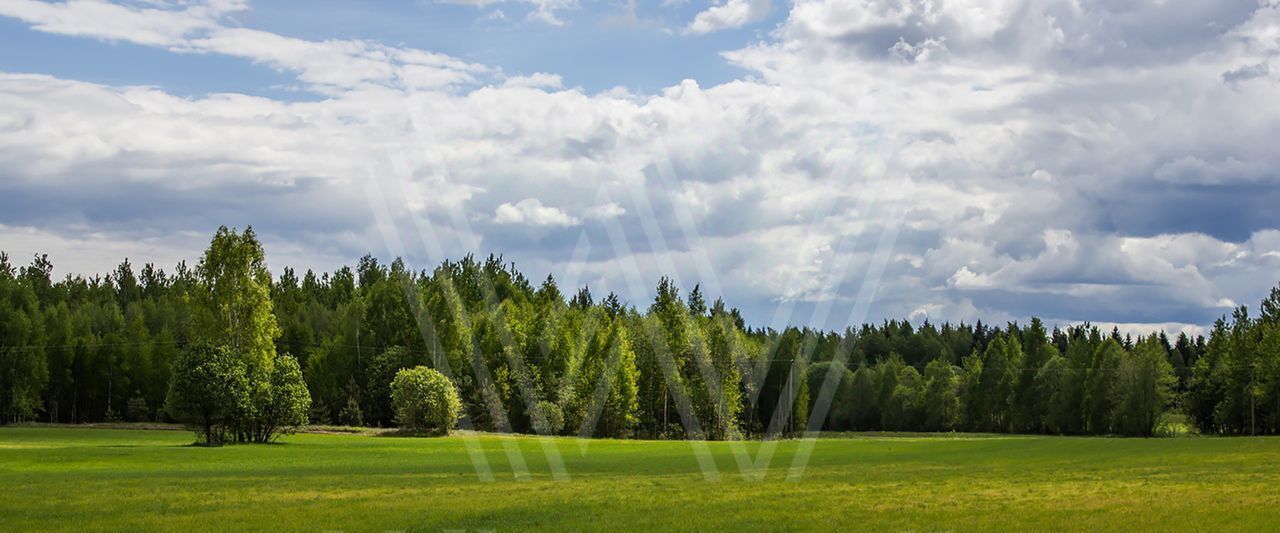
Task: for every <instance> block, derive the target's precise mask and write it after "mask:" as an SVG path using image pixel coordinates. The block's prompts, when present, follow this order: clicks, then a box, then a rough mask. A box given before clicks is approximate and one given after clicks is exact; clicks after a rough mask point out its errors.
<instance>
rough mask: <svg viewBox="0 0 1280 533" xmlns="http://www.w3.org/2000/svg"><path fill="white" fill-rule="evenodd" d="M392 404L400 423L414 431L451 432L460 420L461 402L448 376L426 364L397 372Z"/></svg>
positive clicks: (392, 391) (393, 382) (392, 389)
mask: <svg viewBox="0 0 1280 533" xmlns="http://www.w3.org/2000/svg"><path fill="white" fill-rule="evenodd" d="M391 404H392V405H393V406H394V409H395V413H396V421H397V422H398V423H399V424H400V426H401V427H403V428H406V429H410V430H414V431H434V432H440V433H444V432H448V431H449V430H450V429H452V428H453V427H454V426H455V425H456V424H457V423H458V414H459V412H460V411H461V410H462V402H461V400H459V399H458V391H457V389H455V388H454V386H453V383H452V382H450V381H449V378H446V377H444V374H441V373H439V372H437V371H435V370H432V369H430V368H427V367H425V366H417V367H413V368H406V369H403V370H400V371H399V372H396V377H395V379H394V380H393V381H392V382H391Z"/></svg>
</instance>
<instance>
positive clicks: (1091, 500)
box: [0, 427, 1280, 531]
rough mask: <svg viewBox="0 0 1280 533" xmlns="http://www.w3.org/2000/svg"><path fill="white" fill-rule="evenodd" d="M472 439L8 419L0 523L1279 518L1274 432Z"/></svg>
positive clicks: (654, 525)
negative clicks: (553, 456)
mask: <svg viewBox="0 0 1280 533" xmlns="http://www.w3.org/2000/svg"><path fill="white" fill-rule="evenodd" d="M468 438H469V439H471V442H472V443H473V444H474V445H476V446H478V447H479V449H481V450H483V454H484V456H485V458H486V461H487V462H488V464H489V466H490V468H491V469H492V471H493V480H492V481H483V480H481V479H480V478H479V477H478V476H477V473H476V469H475V468H474V467H473V466H472V461H471V460H470V459H469V457H470V456H469V455H468V451H467V446H466V441H464V439H463V438H462V437H457V436H453V437H447V438H404V437H392V436H371V435H353V434H345V435H344V434H299V435H293V436H288V437H285V438H284V439H282V440H281V442H280V443H278V444H274V445H241V446H226V447H221V448H203V447H192V446H188V444H189V443H190V442H191V441H192V440H193V438H192V434H191V433H188V432H182V431H164V430H135V429H128V430H123V429H89V428H63V427H4V428H0V495H2V496H0V530H6V531H33V530H34V531H39V530H79V531H86V530H88V531H104V530H112V531H117V530H139V529H148V530H150V529H160V530H180V531H206V530H223V531H226V530H246V529H250V530H265V529H272V530H278V531H285V530H316V531H339V530H342V531H385V530H407V531H417V530H422V531H432V530H441V529H465V530H477V529H479V530H526V529H548V530H549V529H555V530H583V529H613V530H644V529H681V530H694V529H697V530H711V529H726V528H735V529H736V528H745V529H751V530H788V529H817V530H830V529H832V528H835V529H841V530H847V529H876V530H886V529H887V530H907V529H916V530H920V529H923V530H937V529H954V530H970V529H990V528H1000V529H1018V530H1060V529H1073V530H1097V529H1134V528H1142V529H1209V528H1213V529H1220V528H1231V529H1254V530H1262V529H1271V530H1274V529H1275V528H1277V527H1280V439H1277V438H1193V437H1184V438H1164V439H1119V438H1076V437H1023V436H994V435H963V434H957V435H942V436H917V435H894V436H885V435H841V436H835V437H833V438H824V439H821V440H818V441H817V442H816V444H815V445H814V448H813V451H812V456H811V458H810V461H809V462H808V467H807V469H806V471H805V473H804V475H803V477H802V479H800V480H799V481H798V482H790V481H787V480H786V479H785V478H786V473H787V469H788V467H789V466H790V465H791V460H792V458H793V456H794V454H795V453H796V452H797V449H798V448H799V447H800V446H801V443H800V442H797V441H783V442H780V443H777V448H776V453H775V454H774V456H773V460H772V461H771V463H770V465H769V467H768V470H767V471H765V472H764V477H763V479H762V480H758V481H753V480H744V479H743V476H742V475H741V474H740V473H739V469H738V467H737V462H736V461H735V459H734V455H733V452H732V450H731V445H730V444H729V443H724V442H713V443H707V444H706V446H707V450H709V453H710V456H711V458H712V459H713V460H714V462H715V464H716V465H717V467H718V469H719V472H720V479H719V480H718V481H708V480H707V478H706V476H704V471H703V469H701V468H700V467H699V463H698V460H697V456H696V455H695V454H694V453H693V450H694V448H695V446H694V445H693V444H692V443H689V442H679V441H675V442H672V441H667V442H652V441H616V440H592V441H585V442H584V441H579V440H576V439H569V438H557V439H554V441H555V443H556V444H557V447H558V449H559V451H560V456H561V458H562V460H563V462H564V464H565V471H567V473H568V476H569V477H568V479H567V480H563V479H562V480H559V481H558V480H556V479H555V478H554V477H553V476H552V474H551V470H550V469H549V468H548V460H547V455H546V454H545V453H544V443H545V441H543V440H542V439H538V438H533V437H504V436H495V435H476V436H472V437H468ZM742 445H743V446H746V447H747V449H748V450H749V452H751V453H753V454H754V452H755V451H757V450H758V449H759V447H760V446H762V444H761V443H759V442H750V443H743V444H742ZM515 446H518V447H519V449H520V450H521V451H522V452H523V454H522V455H523V458H524V461H526V463H527V464H526V466H527V471H528V477H527V478H526V479H517V477H516V476H515V475H514V474H513V472H516V471H518V470H521V469H513V468H512V463H511V461H509V460H508V457H509V455H508V453H507V452H508V449H509V448H508V447H515Z"/></svg>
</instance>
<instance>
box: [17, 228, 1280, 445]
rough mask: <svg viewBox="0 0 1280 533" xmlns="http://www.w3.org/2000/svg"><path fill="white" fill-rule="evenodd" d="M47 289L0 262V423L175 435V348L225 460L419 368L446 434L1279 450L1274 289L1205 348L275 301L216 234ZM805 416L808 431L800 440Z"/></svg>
mask: <svg viewBox="0 0 1280 533" xmlns="http://www.w3.org/2000/svg"><path fill="white" fill-rule="evenodd" d="M51 272H52V265H51V264H50V263H49V262H48V259H47V258H45V257H44V256H37V257H36V258H35V259H34V260H33V261H32V263H31V264H30V265H29V266H26V267H22V268H14V267H13V266H11V265H10V264H9V262H8V258H7V256H4V255H3V254H0V415H2V416H3V419H2V420H3V421H4V422H15V421H22V420H31V419H36V418H38V419H41V420H48V421H54V422H95V421H102V420H105V419H107V418H108V417H110V416H118V415H120V414H123V415H124V417H125V418H127V419H138V418H151V417H158V418H161V419H165V418H166V417H174V418H176V417H179V416H181V417H184V419H189V416H190V415H189V413H187V412H185V411H170V410H169V409H164V410H156V409H155V408H156V407H157V406H161V405H165V404H166V400H167V398H168V396H169V392H170V391H171V390H172V389H173V384H174V383H176V382H178V381H179V380H178V377H177V372H178V365H179V363H180V362H182V364H187V365H188V366H189V367H190V366H191V364H192V363H191V362H190V361H185V362H184V361H183V360H184V357H187V356H189V355H190V354H188V353H187V351H188V350H189V349H191V348H192V347H196V348H199V349H200V350H204V351H205V352H208V350H209V349H210V347H218V346H221V347H224V349H225V350H226V353H227V354H230V356H232V357H234V358H236V359H238V360H239V361H240V362H241V364H242V365H243V372H244V381H245V388H244V389H243V391H241V392H243V401H242V402H241V404H240V406H239V407H237V408H236V410H234V412H231V413H227V414H226V416H228V417H229V418H228V419H226V420H223V419H221V418H219V419H218V420H217V423H216V424H215V425H217V426H218V431H219V432H220V433H219V434H218V435H216V437H217V438H218V439H221V440H228V441H233V442H264V441H270V440H273V439H274V438H275V436H276V435H277V434H278V431H279V430H285V431H287V428H289V427H290V426H292V425H294V424H296V423H299V420H301V418H302V417H301V415H299V410H298V408H297V407H298V406H304V407H302V410H301V412H302V413H304V414H308V415H309V417H310V418H311V419H314V420H317V421H324V422H328V421H335V422H340V423H345V424H353V425H363V424H370V425H378V426H384V425H390V424H392V423H394V421H395V416H396V413H395V411H394V409H393V405H392V402H391V396H392V395H391V390H390V388H389V386H390V383H391V382H392V381H393V379H394V377H395V375H396V373H397V372H399V371H400V370H402V369H405V368H412V367H414V366H417V365H426V366H429V367H430V368H432V369H434V370H436V371H438V372H440V374H442V375H443V376H445V377H446V378H448V379H449V380H450V381H451V382H452V383H453V385H454V387H455V388H456V389H457V393H458V396H459V401H460V412H459V415H458V416H459V420H460V423H462V424H463V425H464V426H465V427H470V428H476V429H480V430H490V431H500V432H514V433H541V432H543V431H544V430H545V429H546V427H543V428H539V426H541V425H544V424H546V425H547V426H549V427H554V428H555V430H554V431H552V432H553V433H569V434H585V435H597V436H611V437H645V438H702V439H712V440H718V439H736V438H740V437H742V436H771V437H777V436H784V435H795V434H798V433H799V432H801V431H804V430H809V429H826V430H858V431H868V430H912V431H915V430H927V431H984V432H1018V433H1050V434H1072V435H1075V434H1115V433H1118V434H1125V435H1149V434H1151V433H1153V432H1154V431H1155V430H1154V429H1152V428H1153V427H1158V425H1159V423H1160V420H1161V419H1162V418H1163V415H1164V414H1166V413H1167V412H1169V411H1170V410H1175V409H1176V410H1181V411H1183V412H1185V413H1186V414H1187V417H1188V420H1189V421H1190V423H1191V424H1192V425H1193V426H1195V427H1196V428H1197V429H1198V430H1199V431H1200V432H1201V433H1206V434H1249V433H1255V432H1256V433H1260V434H1274V433H1280V326H1278V325H1277V323H1280V288H1277V290H1275V291H1272V293H1271V295H1270V296H1269V297H1268V298H1267V299H1266V300H1265V301H1264V302H1263V304H1262V305H1261V306H1260V312H1259V313H1258V315H1257V316H1250V315H1249V313H1248V312H1247V311H1246V310H1245V309H1243V308H1241V309H1239V310H1237V311H1236V312H1235V313H1233V314H1232V316H1231V317H1224V318H1223V319H1222V320H1220V321H1218V323H1217V324H1216V325H1215V327H1214V328H1213V330H1212V333H1211V334H1210V335H1209V336H1208V337H1207V338H1204V337H1192V336H1188V335H1185V334H1180V335H1178V336H1176V337H1175V338H1172V339H1171V338H1169V337H1168V336H1166V335H1164V334H1163V333H1156V334H1153V335H1147V336H1139V337H1137V338H1134V337H1128V336H1123V335H1121V334H1120V332H1119V331H1118V330H1114V329H1113V330H1112V331H1110V332H1103V331H1100V330H1099V329H1098V328H1096V327H1093V326H1091V325H1089V324H1081V325H1075V326H1070V327H1065V328H1053V329H1052V330H1050V329H1049V327H1048V326H1047V325H1046V324H1044V323H1042V322H1041V321H1040V320H1038V319H1032V320H1031V322H1030V323H1029V324H1018V323H1009V324H1006V325H1004V326H1001V327H993V326H990V325H987V324H983V323H982V322H977V323H974V324H963V323H962V324H953V323H943V324H932V323H929V322H927V321H925V322H922V323H919V324H912V323H910V322H908V321H903V320H886V321H884V322H882V323H880V324H865V325H861V326H858V327H850V328H848V329H845V330H844V331H817V330H813V329H810V328H795V327H787V328H783V329H781V330H774V329H760V328H750V327H748V326H747V324H746V323H745V321H744V320H743V318H742V316H741V314H740V313H739V312H738V311H737V310H736V309H733V308H729V307H727V306H726V305H725V303H724V301H723V300H721V299H719V298H716V299H714V301H713V302H712V303H710V304H709V305H708V300H710V299H711V297H712V296H715V295H708V294H705V293H704V291H703V289H702V288H701V287H699V286H695V287H694V290H691V291H689V292H688V293H687V294H685V295H682V294H681V290H680V288H679V287H677V284H676V282H675V281H673V280H672V279H669V278H662V279H660V280H659V282H658V286H657V288H656V291H655V297H654V299H653V301H652V302H650V303H649V305H648V306H647V307H646V308H644V309H643V310H638V309H636V308H634V307H631V306H629V305H627V304H625V303H624V302H623V301H622V300H621V299H620V298H619V297H618V296H617V295H615V294H605V295H603V297H600V295H593V294H592V293H591V291H590V290H589V289H588V288H586V287H582V288H575V289H574V290H562V289H561V288H560V287H559V286H557V284H556V281H555V280H554V279H553V278H552V277H551V276H547V277H546V278H545V280H544V281H543V282H542V283H540V284H538V285H535V284H533V283H530V282H529V280H527V279H526V278H525V277H524V275H523V274H522V273H521V272H520V271H519V270H517V269H516V268H515V267H514V265H512V264H510V263H507V262H504V261H503V260H502V258H501V257H500V256H489V257H487V258H484V259H479V258H476V257H473V256H466V257H464V258H463V259H461V260H459V261H445V262H444V263H442V264H440V265H438V266H436V267H435V268H434V269H431V270H420V271H415V270H413V269H411V268H409V267H408V266H407V265H406V264H405V263H404V261H401V260H398V259H397V260H394V261H392V262H391V263H390V264H384V263H381V262H380V261H379V260H377V259H375V258H373V257H371V256H365V257H363V258H361V259H360V260H359V261H358V263H357V264H356V265H355V266H354V268H353V267H342V268H339V269H338V270H336V271H333V272H328V273H316V272H313V271H306V272H304V273H301V274H299V273H297V272H295V271H293V270H292V269H289V268H285V269H283V271H282V272H281V275H280V277H279V278H278V279H272V277H271V274H270V273H269V272H268V271H267V269H266V264H265V253H264V250H263V249H262V245H261V244H260V243H259V242H258V240H257V237H256V235H255V234H254V233H253V230H252V228H249V229H245V230H244V231H236V230H232V229H227V228H220V229H219V230H218V231H217V233H216V234H215V235H214V238H213V240H212V242H211V243H210V246H209V249H208V250H207V251H206V252H205V253H204V254H203V256H202V257H201V260H200V261H199V263H198V265H197V266H196V267H195V268H188V267H187V266H186V264H185V263H179V264H178V265H176V266H175V267H174V268H173V269H172V271H171V272H166V271H164V270H162V269H160V268H157V267H156V266H155V265H153V264H145V265H143V266H142V267H141V269H135V268H134V265H133V264H132V263H130V262H129V261H128V260H125V261H123V262H121V263H120V265H119V266H118V267H117V268H115V269H114V270H113V271H111V272H109V273H107V274H106V275H105V276H94V277H90V278H84V277H78V276H70V277H67V278H65V279H63V280H59V281H54V280H52V279H51ZM284 353H289V354H294V355H295V356H296V358H292V357H284V356H277V354H284ZM184 354H185V355H184ZM282 367H283V368H282ZM295 370H296V372H295ZM1166 370H1167V372H1166ZM828 375H831V376H834V378H833V379H832V380H831V383H830V385H831V387H833V389H832V390H830V391H824V390H823V388H824V387H825V386H826V385H828V383H827V379H826V376H828ZM299 385H301V386H299ZM281 390H283V391H284V392H281ZM303 392H305V393H306V394H305V396H304V394H303ZM307 398H309V399H310V400H311V401H310V407H305V405H306V404H308V401H306V399H307ZM827 399H829V400H830V403H829V404H825V403H824V404H822V405H820V402H826V401H827ZM144 405H145V406H146V408H143V406H144ZM811 412H813V413H819V412H823V413H825V414H826V415H825V416H824V417H822V419H821V420H816V421H814V423H815V426H814V427H809V423H810V420H809V418H810V417H809V413H811ZM556 413H558V414H560V415H561V419H562V423H561V424H551V422H553V419H554V418H555V416H554V415H555V414H556ZM206 436H207V435H206Z"/></svg>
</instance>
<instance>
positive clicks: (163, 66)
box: [0, 0, 785, 99]
mask: <svg viewBox="0 0 1280 533" xmlns="http://www.w3.org/2000/svg"><path fill="white" fill-rule="evenodd" d="M706 7H707V6H706V5H702V4H695V3H693V2H683V3H679V4H677V5H671V6H665V7H664V6H661V5H656V4H655V5H644V6H637V7H636V8H635V11H634V12H633V11H632V10H631V8H629V7H628V6H626V5H624V4H621V3H613V2H587V3H583V4H580V5H578V6H577V7H572V8H567V9H563V10H559V11H557V12H556V13H557V15H556V16H557V18H559V19H561V22H562V24H561V25H552V24H547V23H544V22H540V21H535V20H527V19H526V17H527V16H528V15H529V13H530V12H532V11H534V8H532V7H530V6H525V5H521V4H514V5H512V4H509V3H495V4H490V5H486V6H482V7H481V6H474V5H461V4H448V3H435V2H426V1H418V2H370V1H364V2H335V1H317V2H305V1H293V0H282V1H273V2H269V3H262V4H253V7H252V9H251V10H247V11H245V12H243V13H238V14H236V15H235V16H234V17H232V18H231V20H233V21H234V23H235V24H237V25H239V26H243V27H247V28H253V29H259V30H264V31H269V32H272V33H276V34H279V35H284V36H289V37H295V38H300V39H308V40H316V41H323V40H327V39H360V40H371V41H378V42H382V43H385V44H390V45H397V46H404V47H411V48H419V49H423V50H431V51H435V52H441V53H445V54H449V55H451V56H454V57H458V58H460V59H464V60H467V61H471V62H476V63H482V64H485V65H491V66H494V67H498V68H501V69H502V70H503V71H505V72H507V73H511V74H532V73H536V72H551V73H556V74H558V75H560V76H562V77H563V79H564V83H565V85H567V86H570V87H581V88H583V89H584V90H586V91H588V92H599V91H605V90H609V89H612V88H614V87H617V86H622V87H626V88H628V89H631V90H633V91H636V92H641V93H652V92H656V91H658V90H660V89H662V88H664V87H667V86H670V85H674V84H678V83H679V82H680V81H681V80H683V79H694V80H697V81H698V82H699V83H701V84H704V85H716V84H720V83H724V82H726V81H730V80H733V79H735V78H738V77H741V76H743V75H744V73H745V72H744V70H743V69H741V68H737V67H735V66H733V65H731V64H729V63H728V62H726V61H725V60H724V58H723V57H721V52H724V51H727V50H733V49H737V48H740V47H742V46H743V45H745V44H746V43H749V42H752V41H755V40H759V39H762V38H764V37H765V36H766V34H767V33H768V32H769V30H771V29H772V28H773V27H775V26H776V25H777V24H778V22H779V21H780V20H781V19H782V18H784V17H785V12H783V11H780V10H777V9H772V10H770V13H769V14H768V16H766V17H764V18H762V19H761V20H759V21H756V22H753V23H751V24H748V25H745V26H744V27H742V28H732V29H726V30H723V31H718V32H714V33H711V34H696V35H695V34H690V33H688V32H687V31H685V30H686V28H685V26H687V25H688V23H689V21H690V20H692V19H693V17H694V16H695V15H696V14H697V13H698V11H700V10H701V9H705V8H706ZM495 12H501V13H502V14H503V16H504V17H505V18H501V19H495V18H493V14H494V13H495ZM104 44H105V46H104ZM0 46H3V47H4V48H5V49H6V50H9V51H10V52H8V53H6V54H4V55H3V56H0V68H3V69H4V70H6V71H9V72H40V73H48V74H53V75H58V76H66V77H72V78H75V79H80V80H85V81H93V82H96V83H104V84H111V85H130V84H132V85H157V86H161V87H164V88H165V89H166V90H168V91H172V92H174V93H175V94H183V95H200V94H205V93H211V92H242V93H246V94H258V95H269V96H271V97H274V98H281V99H307V98H312V97H313V96H312V95H309V94H307V93H306V92H304V91H290V90H282V89H281V87H284V86H288V85H290V84H291V81H292V78H291V77H290V76H287V75H282V74H281V73H279V72H277V71H275V70H273V69H272V68H270V67H266V66H262V65H255V64H252V63H249V62H245V61H243V60H236V59H230V58H227V57H224V56H218V55H200V54H174V53H172V52H169V51H165V50H159V49H156V48H154V47H148V46H139V45H135V44H131V43H128V42H120V41H115V42H109V43H103V42H101V41H97V40H93V39H84V38H80V37H69V36H65V35H57V34H49V33H44V32H41V31H36V30H32V29H30V27H29V25H27V24H24V23H22V22H20V21H17V20H14V19H11V18H3V19H0Z"/></svg>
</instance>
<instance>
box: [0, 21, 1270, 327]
mask: <svg viewBox="0 0 1280 533" xmlns="http://www.w3.org/2000/svg"><path fill="white" fill-rule="evenodd" d="M1278 95H1280V0H1209V1H1203V0H1180V1H1170V0H1109V1H1097V0H984V1H974V0H838V1H837V0H794V1H793V2H781V1H778V0H716V1H713V2H700V1H696V0H662V1H656V2H642V1H640V0H632V1H590V0H445V1H432V0H421V1H414V2H390V1H387V2H372V1H367V2H336V1H328V0H326V1H308V2H303V1H294V0H285V1H274V2H255V1H249V0H178V1H171V0H133V1H118V2H108V1H105V0H70V1H65V2H44V1H35V0H0V250H3V251H5V252H7V253H8V254H9V256H10V257H11V261H13V262H15V263H19V264H24V263H26V262H28V261H29V260H30V258H31V257H32V256H33V255H34V254H37V253H47V254H48V255H49V257H50V259H51V260H52V261H53V263H54V265H55V272H56V274H57V275H66V274H82V275H92V274H95V273H105V272H107V271H109V270H110V269H112V268H113V267H114V266H115V265H116V264H118V263H119V262H120V261H121V260H122V259H123V258H126V257H127V258H129V259H130V260H131V261H132V262H133V263H134V264H142V263H146V262H154V263H156V264H157V265H159V266H162V267H168V268H170V269H171V268H172V265H175V264H176V263H177V262H178V261H181V260H186V261H188V262H189V263H192V262H194V261H196V260H197V259H198V258H199V255H200V253H201V251H202V250H203V249H204V247H205V246H206V245H207V243H208V240H209V238H210V236H211V235H212V233H213V231H214V230H215V229H217V227H218V226H220V225H227V226H233V227H241V228H243V227H245V226H249V225H252V226H253V228H254V229H255V231H256V232H257V233H258V234H259V236H260V237H261V238H262V239H263V241H264V244H265V246H266V249H267V259H268V264H269V267H270V268H271V269H272V270H273V271H274V272H275V273H276V274H279V272H280V271H281V270H282V269H283V268H284V267H285V266H291V267H293V268H295V269H298V270H299V271H301V270H305V269H308V268H310V269H315V270H317V271H322V270H332V269H334V268H337V267H339V266H341V265H350V264H354V262H355V261H356V259H358V258H359V257H360V256H362V255H364V254H366V253H368V254H373V255H374V256H376V257H379V258H382V259H384V260H388V259H390V258H393V257H397V256H399V257H404V258H405V259H406V261H407V262H408V263H409V265H410V266H412V267H414V268H415V269H422V268H431V267H433V266H434V265H435V264H438V263H439V262H440V261H441V260H443V259H446V258H455V259H456V258H459V257H461V256H463V255H465V254H468V253H474V254H478V255H481V256H484V255H488V254H490V253H497V254H501V255H502V256H503V257H504V259H506V260H508V261H513V262H515V264H516V265H517V267H518V268H519V269H520V270H522V271H523V272H525V274H526V275H527V276H529V277H530V278H531V279H533V280H535V281H536V280H541V278H542V277H544V276H546V275H548V274H551V275H554V276H555V277H556V279H557V280H559V282H560V284H561V286H562V287H564V286H574V287H576V286H581V285H583V284H588V285H590V287H591V288H592V292H593V293H596V294H604V293H606V292H609V291H614V292H617V293H618V294H619V295H620V296H621V297H622V298H623V299H624V300H627V301H630V302H632V303H634V304H636V305H638V306H641V307H643V306H645V304H646V303H647V302H648V301H649V300H650V299H651V298H652V295H653V287H654V286H656V284H657V280H658V278H659V277H660V276H663V275H669V276H672V277H673V278H674V279H675V280H676V281H677V283H678V285H679V286H681V287H683V288H684V289H686V290H688V289H690V288H692V287H693V286H694V285H695V284H698V285H700V286H701V287H702V290H703V291H704V292H705V293H706V294H708V296H709V298H711V299H714V298H715V297H719V296H723V297H724V298H725V300H726V301H727V303H728V304H730V305H732V306H736V307H739V308H741V310H742V312H743V314H744V315H745V316H746V318H747V319H748V321H749V322H750V323H752V324H753V325H757V326H775V327H779V326H784V325H809V326H816V327H822V328H832V329H839V328H843V327H844V326H846V325H849V324H858V323H862V322H866V321H875V322H878V321H880V320H882V319H886V318H909V319H911V320H912V321H913V322H914V323H917V324H918V323H920V322H921V321H923V320H925V319H928V320H930V321H933V322H941V321H944V320H950V321H960V320H963V321H968V322H972V321H974V320H978V319H981V320H983V321H985V322H989V323H1002V322H1005V321H1024V322H1025V321H1026V320H1027V319H1028V318H1029V317H1031V316H1038V317H1041V318H1043V319H1045V320H1046V321H1047V322H1049V323H1051V324H1071V323H1079V322H1083V321H1092V322H1093V323H1095V324H1100V325H1103V326H1104V327H1110V326H1111V325H1117V326H1118V327H1120V328H1121V329H1122V330H1125V331H1135V332H1137V331H1146V330H1151V329H1156V328H1159V329H1165V330H1168V331H1170V332H1173V331H1190V332H1193V333H1194V332H1200V331H1203V330H1204V328H1205V326H1207V325H1209V324H1211V323H1212V322H1213V321H1214V320H1215V319H1216V318H1217V317H1219V316H1222V315H1223V314H1227V313H1229V312H1230V310H1231V308H1233V307H1234V306H1237V305H1250V306H1256V304H1257V301H1258V300H1260V299H1261V298H1262V297H1263V296H1264V295H1265V294H1266V293H1267V291H1268V290H1269V289H1270V288H1271V287H1273V286H1276V285H1277V283H1280V207H1277V206H1280V150H1278V149H1277V148H1276V146H1277V143H1278V140H1280V98H1278Z"/></svg>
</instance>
